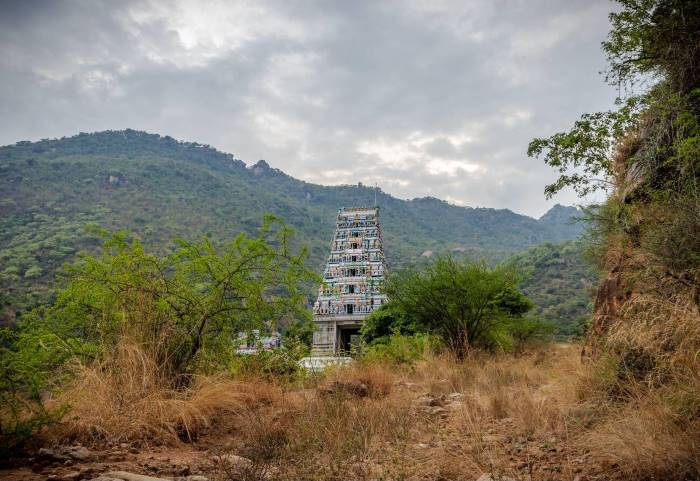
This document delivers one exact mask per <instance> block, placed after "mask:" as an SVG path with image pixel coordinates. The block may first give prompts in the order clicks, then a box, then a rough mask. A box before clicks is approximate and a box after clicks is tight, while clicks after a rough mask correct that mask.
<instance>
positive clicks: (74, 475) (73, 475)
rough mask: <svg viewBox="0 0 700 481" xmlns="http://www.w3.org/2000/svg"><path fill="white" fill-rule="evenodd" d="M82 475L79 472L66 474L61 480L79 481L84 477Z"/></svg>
mask: <svg viewBox="0 0 700 481" xmlns="http://www.w3.org/2000/svg"><path fill="white" fill-rule="evenodd" d="M82 475H83V474H82V473H81V472H79V471H71V472H70V473H66V474H64V475H63V476H61V479H65V480H66V481H74V480H76V479H79V478H81V477H82Z"/></svg>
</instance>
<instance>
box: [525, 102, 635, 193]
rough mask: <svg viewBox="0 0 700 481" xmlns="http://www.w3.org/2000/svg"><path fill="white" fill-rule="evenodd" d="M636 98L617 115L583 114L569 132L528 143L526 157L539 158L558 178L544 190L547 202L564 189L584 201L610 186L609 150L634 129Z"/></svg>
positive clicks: (610, 152)
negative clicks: (591, 194)
mask: <svg viewBox="0 0 700 481" xmlns="http://www.w3.org/2000/svg"><path fill="white" fill-rule="evenodd" d="M639 105H640V98H638V97H633V98H631V99H628V100H627V101H626V102H625V103H624V105H622V106H621V108H620V109H619V110H617V111H608V112H597V113H594V114H584V115H583V116H581V119H580V120H577V121H576V122H575V123H574V126H573V128H572V129H571V130H570V131H569V132H559V133H556V134H554V135H552V136H551V137H549V138H543V139H539V138H538V139H534V140H532V141H531V142H530V144H529V146H528V149H527V155H528V156H530V157H539V156H540V155H542V154H544V159H543V160H544V162H545V163H546V164H547V165H549V166H550V167H552V168H554V169H555V170H557V172H559V174H560V175H559V178H558V179H557V180H556V181H555V182H554V183H552V184H549V185H547V186H546V187H545V190H544V192H545V195H546V196H547V198H551V197H552V196H554V195H555V194H557V193H558V192H559V191H561V190H562V189H564V188H566V187H571V188H573V189H574V191H575V192H576V193H577V194H578V195H579V196H580V197H584V196H586V195H588V194H590V193H592V192H595V191H596V190H599V189H605V188H608V187H609V186H611V185H612V175H613V163H612V160H611V154H612V151H613V147H614V146H615V145H616V144H617V143H618V142H619V141H620V139H621V138H622V136H623V135H624V133H625V132H627V131H628V130H629V129H630V128H632V127H633V126H635V125H636V122H637V120H638V118H639Z"/></svg>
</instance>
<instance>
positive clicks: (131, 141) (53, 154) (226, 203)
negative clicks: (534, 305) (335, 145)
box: [0, 130, 582, 321]
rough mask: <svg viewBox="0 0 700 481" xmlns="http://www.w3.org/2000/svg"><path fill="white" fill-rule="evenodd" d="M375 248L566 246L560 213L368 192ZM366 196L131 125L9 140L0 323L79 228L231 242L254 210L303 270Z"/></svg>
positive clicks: (394, 259) (400, 258) (24, 302)
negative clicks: (291, 241)
mask: <svg viewBox="0 0 700 481" xmlns="http://www.w3.org/2000/svg"><path fill="white" fill-rule="evenodd" d="M376 194H377V203H378V204H379V205H380V207H381V216H382V226H383V231H384V236H385V244H386V252H387V255H388V258H389V262H390V264H391V265H392V266H394V267H396V266H401V265H404V264H406V263H408V262H411V261H412V260H414V259H416V258H418V257H419V256H420V255H421V253H422V252H424V251H427V250H431V251H433V252H435V253H440V252H449V251H456V252H463V253H465V254H466V255H469V256H471V257H476V258H486V259H488V260H490V261H496V260H503V259H505V258H507V257H508V256H509V255H511V254H513V253H515V252H518V251H521V250H523V249H526V248H528V247H531V246H534V245H537V244H540V243H542V242H547V241H549V242H560V241H565V240H568V239H572V238H574V237H576V236H577V234H578V233H579V232H580V230H581V229H582V227H581V225H580V224H576V223H572V219H573V218H575V217H576V216H577V214H578V211H577V209H575V208H572V207H562V206H557V207H555V208H553V209H552V210H551V211H550V212H548V213H547V214H546V215H544V216H543V217H542V218H541V219H539V220H538V219H533V218H530V217H527V216H523V215H519V214H515V213H513V212H511V211H510V210H505V209H502V210H497V209H488V208H469V207H458V206H455V205H450V204H448V203H446V202H443V201H440V200H438V199H435V198H429V197H426V198H420V199H413V200H401V199H397V198H394V197H392V196H390V195H388V194H386V193H384V192H381V191H379V192H377V193H376ZM374 196H375V189H373V188H370V187H365V186H362V185H347V186H332V187H328V186H321V185H315V184H310V183H307V182H303V181H301V180H297V179H295V178H293V177H290V176H289V175H287V174H285V173H284V172H282V171H280V170H278V169H274V168H271V167H270V166H269V165H268V164H267V162H265V161H263V160H261V161H259V162H257V163H256V164H255V165H252V166H246V164H245V163H244V162H242V161H241V160H238V159H236V158H235V157H234V156H233V155H231V154H226V153H222V152H219V151H217V150H215V149H213V148H211V147H209V146H206V145H201V144H197V143H189V142H179V141H176V140H175V139H173V138H171V137H162V136H159V135H154V134H148V133H145V132H138V131H134V130H125V131H107V132H100V133H93V134H79V135H76V136H74V137H70V138H62V139H55V140H42V141H39V142H19V143H17V144H15V145H9V146H5V147H1V148H0V287H1V288H2V291H1V293H0V295H2V296H3V298H2V299H0V302H2V303H3V305H4V312H3V315H2V317H3V318H4V319H5V320H6V321H7V320H11V319H12V318H14V317H15V315H16V311H17V310H21V309H22V308H23V307H26V306H29V305H33V304H36V303H38V302H41V301H42V300H43V299H44V298H46V296H47V295H49V293H50V292H51V290H52V287H53V282H54V275H55V272H56V269H57V268H58V267H59V266H60V265H61V264H62V263H63V262H64V261H67V260H70V259H71V258H73V256H74V255H75V254H76V252H78V251H79V250H81V249H84V248H88V249H89V248H92V247H93V246H94V245H95V244H96V243H97V242H98V240H97V239H96V238H95V237H94V236H93V235H91V234H89V233H88V232H87V231H86V229H85V226H86V225H89V224H94V225H97V226H100V227H104V228H107V229H112V230H116V229H124V230H129V231H132V232H134V233H135V234H136V235H137V236H139V237H140V238H141V239H142V240H143V241H144V242H145V243H146V245H147V246H149V247H151V248H158V249H168V248H169V246H171V245H172V244H171V242H172V239H174V238H176V237H184V238H188V239H195V238H198V237H202V236H208V237H210V238H212V239H214V240H224V239H228V238H231V237H232V236H233V235H235V234H236V233H237V232H239V231H242V230H243V231H247V232H251V233H252V232H255V230H256V228H257V227H258V226H259V225H260V222H261V219H262V216H263V214H264V213H265V212H271V213H273V214H277V215H279V216H281V217H283V218H284V219H285V220H286V222H287V223H288V224H290V225H292V226H294V227H295V228H296V229H297V233H298V235H297V242H299V243H304V244H306V245H308V246H309V247H310V265H311V266H313V267H319V269H320V265H321V263H322V261H323V258H324V257H325V256H326V254H327V249H328V244H329V241H330V237H331V235H332V233H333V223H334V218H335V213H336V211H337V209H338V208H339V207H341V206H350V205H370V204H373V203H374Z"/></svg>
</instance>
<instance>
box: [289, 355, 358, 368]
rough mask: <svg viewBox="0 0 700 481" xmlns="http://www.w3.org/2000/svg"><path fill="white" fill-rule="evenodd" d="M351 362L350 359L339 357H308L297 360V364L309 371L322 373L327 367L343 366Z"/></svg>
mask: <svg viewBox="0 0 700 481" xmlns="http://www.w3.org/2000/svg"><path fill="white" fill-rule="evenodd" d="M351 362H352V358H351V357H340V356H309V357H304V358H301V359H299V364H300V365H301V366H302V367H305V368H306V369H308V370H310V371H323V370H324V369H325V368H327V367H328V366H345V365H346V364H350V363H351Z"/></svg>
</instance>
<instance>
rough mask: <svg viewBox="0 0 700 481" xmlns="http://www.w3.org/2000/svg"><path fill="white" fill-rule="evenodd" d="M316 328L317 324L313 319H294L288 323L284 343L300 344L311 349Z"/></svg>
mask: <svg viewBox="0 0 700 481" xmlns="http://www.w3.org/2000/svg"><path fill="white" fill-rule="evenodd" d="M315 329H316V324H314V322H313V321H312V320H311V319H308V318H307V319H294V320H292V321H291V322H290V323H289V324H288V325H287V329H286V331H285V332H284V344H285V345H290V344H292V345H296V344H299V345H301V346H304V347H305V348H306V349H307V350H308V349H311V344H312V343H313V339H314V330H315Z"/></svg>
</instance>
